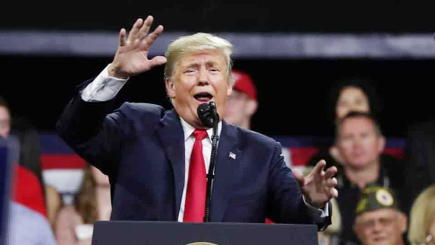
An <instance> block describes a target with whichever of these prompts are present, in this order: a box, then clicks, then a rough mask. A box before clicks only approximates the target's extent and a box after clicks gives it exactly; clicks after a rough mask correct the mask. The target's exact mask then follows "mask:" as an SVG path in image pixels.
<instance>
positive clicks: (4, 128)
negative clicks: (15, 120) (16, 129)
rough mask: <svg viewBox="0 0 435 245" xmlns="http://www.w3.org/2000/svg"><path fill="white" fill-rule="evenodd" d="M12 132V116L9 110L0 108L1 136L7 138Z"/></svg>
mask: <svg viewBox="0 0 435 245" xmlns="http://www.w3.org/2000/svg"><path fill="white" fill-rule="evenodd" d="M10 131H11V116H10V114H9V110H8V108H6V107H5V106H0V136H1V137H3V138H7V137H8V136H9V132H10Z"/></svg>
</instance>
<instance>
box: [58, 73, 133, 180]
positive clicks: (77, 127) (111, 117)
mask: <svg viewBox="0 0 435 245" xmlns="http://www.w3.org/2000/svg"><path fill="white" fill-rule="evenodd" d="M90 81H91V80H90ZM90 81H88V82H85V83H84V84H82V85H81V86H80V87H79V91H80V90H81V88H83V87H84V86H86V85H87V84H89V82H90ZM114 106H115V105H114V100H110V101H107V102H85V101H83V100H82V98H81V95H80V93H78V94H77V95H76V96H75V97H74V98H73V99H72V100H71V101H70V102H69V103H68V105H67V106H66V108H65V109H64V111H63V113H62V114H61V116H60V118H59V120H58V122H57V124H56V128H57V131H58V134H59V136H60V137H61V138H62V139H63V140H64V141H65V142H66V143H67V144H68V145H69V146H71V148H73V149H74V150H75V152H76V153H77V154H79V155H80V156H81V157H82V158H84V159H85V160H86V161H87V162H89V163H90V164H92V165H94V166H96V167H97V168H99V169H100V170H101V171H102V172H103V173H105V174H108V175H110V174H111V173H112V171H114V170H115V169H116V168H117V166H116V164H117V163H118V162H119V157H120V150H121V148H122V147H121V146H122V143H123V141H125V140H126V139H128V137H129V134H130V132H129V131H130V130H129V129H130V125H129V122H128V120H127V119H126V117H125V113H124V111H125V109H123V107H124V108H125V107H127V105H126V104H124V105H123V106H122V107H121V108H120V109H118V110H116V111H114V110H115V108H114ZM112 112H113V113H112ZM109 113H110V114H109Z"/></svg>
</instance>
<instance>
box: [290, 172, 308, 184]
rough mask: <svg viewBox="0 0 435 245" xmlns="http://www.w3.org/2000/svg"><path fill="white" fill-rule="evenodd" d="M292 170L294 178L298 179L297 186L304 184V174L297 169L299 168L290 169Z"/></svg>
mask: <svg viewBox="0 0 435 245" xmlns="http://www.w3.org/2000/svg"><path fill="white" fill-rule="evenodd" d="M292 171H293V175H294V176H295V179H296V180H297V181H298V183H299V186H300V187H302V186H304V185H305V177H304V175H303V174H302V173H301V172H300V171H299V170H296V169H294V170H292Z"/></svg>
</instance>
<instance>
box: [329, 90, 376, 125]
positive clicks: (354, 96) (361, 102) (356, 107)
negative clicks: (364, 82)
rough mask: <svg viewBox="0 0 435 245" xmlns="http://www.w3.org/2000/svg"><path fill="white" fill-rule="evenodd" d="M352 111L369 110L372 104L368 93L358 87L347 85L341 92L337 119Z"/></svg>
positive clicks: (337, 107)
mask: <svg viewBox="0 0 435 245" xmlns="http://www.w3.org/2000/svg"><path fill="white" fill-rule="evenodd" d="M350 111H358V112H369V111H370V105H369V100H368V98H367V95H366V94H365V93H364V92H363V90H362V89H360V88H357V87H352V86H349V87H346V88H344V89H343V90H342V91H341V92H340V96H339V97H338V101H337V106H336V108H335V113H336V117H337V119H340V118H343V117H344V116H346V115H347V114H348V113H349V112H350Z"/></svg>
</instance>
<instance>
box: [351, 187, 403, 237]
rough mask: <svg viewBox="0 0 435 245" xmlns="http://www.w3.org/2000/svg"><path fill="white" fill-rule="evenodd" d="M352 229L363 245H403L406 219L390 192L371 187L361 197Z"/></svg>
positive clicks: (382, 188) (386, 189) (383, 188)
mask: <svg viewBox="0 0 435 245" xmlns="http://www.w3.org/2000/svg"><path fill="white" fill-rule="evenodd" d="M353 228H354V231H355V234H356V235H357V236H358V238H359V240H360V241H361V242H362V244H364V245H372V244H376V245H378V244H386V245H404V244H405V242H404V239H403V234H404V233H405V231H406V230H407V217H406V215H405V214H404V213H402V212H401V211H400V210H399V205H398V203H397V199H396V198H395V197H394V194H393V192H392V191H391V190H389V189H388V188H385V187H381V186H371V187H367V188H366V189H365V190H364V192H363V193H362V195H361V198H360V200H359V202H358V205H357V208H356V219H355V223H354V226H353Z"/></svg>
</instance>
